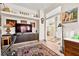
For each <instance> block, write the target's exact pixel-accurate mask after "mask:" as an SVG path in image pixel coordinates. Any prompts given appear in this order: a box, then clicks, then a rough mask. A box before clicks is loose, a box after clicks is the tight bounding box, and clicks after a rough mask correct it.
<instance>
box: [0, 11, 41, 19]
mask: <svg viewBox="0 0 79 59" xmlns="http://www.w3.org/2000/svg"><path fill="white" fill-rule="evenodd" d="M1 14H5V15H10V16H15V17H20V18H27V19H34V20H39V19H40V18H36V17H31V16H26V15H20V14H14V13H11V12H5V11H1Z"/></svg>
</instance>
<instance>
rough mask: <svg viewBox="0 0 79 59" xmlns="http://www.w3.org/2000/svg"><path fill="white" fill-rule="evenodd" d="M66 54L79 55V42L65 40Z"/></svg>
mask: <svg viewBox="0 0 79 59" xmlns="http://www.w3.org/2000/svg"><path fill="white" fill-rule="evenodd" d="M64 45H65V46H64V55H65V56H79V43H78V42H73V41H68V40H64Z"/></svg>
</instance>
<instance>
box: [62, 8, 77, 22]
mask: <svg viewBox="0 0 79 59" xmlns="http://www.w3.org/2000/svg"><path fill="white" fill-rule="evenodd" d="M77 18H78V8H74V9H72V10H70V11H66V12H64V13H62V23H70V22H77Z"/></svg>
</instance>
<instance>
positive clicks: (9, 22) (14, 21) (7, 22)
mask: <svg viewBox="0 0 79 59" xmlns="http://www.w3.org/2000/svg"><path fill="white" fill-rule="evenodd" d="M16 23H17V21H16V20H11V19H6V25H9V26H10V27H15V25H16Z"/></svg>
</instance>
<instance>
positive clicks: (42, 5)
mask: <svg viewBox="0 0 79 59" xmlns="http://www.w3.org/2000/svg"><path fill="white" fill-rule="evenodd" d="M15 5H19V6H22V7H25V8H29V9H32V10H44V11H45V12H46V13H48V12H49V11H50V10H52V9H54V8H56V7H57V6H59V3H15Z"/></svg>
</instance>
